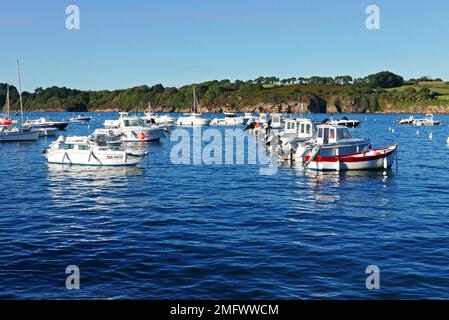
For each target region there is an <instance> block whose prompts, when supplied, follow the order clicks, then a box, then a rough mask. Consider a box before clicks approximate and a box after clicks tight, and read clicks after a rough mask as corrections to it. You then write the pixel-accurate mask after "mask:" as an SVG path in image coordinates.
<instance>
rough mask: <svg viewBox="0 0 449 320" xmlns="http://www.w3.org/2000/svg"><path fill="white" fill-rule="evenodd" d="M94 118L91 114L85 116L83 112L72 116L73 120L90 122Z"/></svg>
mask: <svg viewBox="0 0 449 320" xmlns="http://www.w3.org/2000/svg"><path fill="white" fill-rule="evenodd" d="M91 119H92V117H89V116H83V115H82V114H79V115H73V116H72V117H71V118H70V121H71V122H89V121H90V120H91Z"/></svg>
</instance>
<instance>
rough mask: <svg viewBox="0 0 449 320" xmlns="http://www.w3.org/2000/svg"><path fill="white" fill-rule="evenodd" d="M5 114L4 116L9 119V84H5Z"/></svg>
mask: <svg viewBox="0 0 449 320" xmlns="http://www.w3.org/2000/svg"><path fill="white" fill-rule="evenodd" d="M5 114H6V116H7V117H8V118H9V117H10V112H9V84H6V110H5Z"/></svg>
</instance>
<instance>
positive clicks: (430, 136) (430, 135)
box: [429, 132, 432, 140]
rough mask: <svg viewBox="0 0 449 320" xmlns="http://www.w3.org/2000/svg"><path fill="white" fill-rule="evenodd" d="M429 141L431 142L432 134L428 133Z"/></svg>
mask: <svg viewBox="0 0 449 320" xmlns="http://www.w3.org/2000/svg"><path fill="white" fill-rule="evenodd" d="M429 140H432V132H431V133H429Z"/></svg>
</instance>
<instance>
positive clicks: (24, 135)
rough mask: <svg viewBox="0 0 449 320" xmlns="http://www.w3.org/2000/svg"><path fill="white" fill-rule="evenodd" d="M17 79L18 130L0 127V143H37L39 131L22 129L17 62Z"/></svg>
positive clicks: (20, 86)
mask: <svg viewBox="0 0 449 320" xmlns="http://www.w3.org/2000/svg"><path fill="white" fill-rule="evenodd" d="M17 77H18V79H19V100H20V112H21V114H22V117H21V118H22V122H21V126H20V127H19V128H17V127H13V126H10V127H0V142H16V141H37V139H38V138H39V131H33V130H31V129H27V128H24V127H23V102H22V84H21V80H20V67H19V61H18V60H17ZM6 95H7V100H6V103H7V110H9V86H8V88H7V94H6Z"/></svg>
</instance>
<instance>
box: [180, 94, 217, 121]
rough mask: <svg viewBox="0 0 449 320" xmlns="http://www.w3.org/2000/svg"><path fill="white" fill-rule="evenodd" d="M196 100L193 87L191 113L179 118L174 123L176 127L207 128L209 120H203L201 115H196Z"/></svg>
mask: <svg viewBox="0 0 449 320" xmlns="http://www.w3.org/2000/svg"><path fill="white" fill-rule="evenodd" d="M198 106H199V104H198V99H197V98H196V94H195V87H193V112H192V113H186V114H184V115H183V116H182V117H179V118H178V120H177V121H176V124H177V125H178V126H187V127H199V126H208V125H209V124H210V120H209V119H206V118H203V115H202V114H201V113H196V110H197V108H198Z"/></svg>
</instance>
